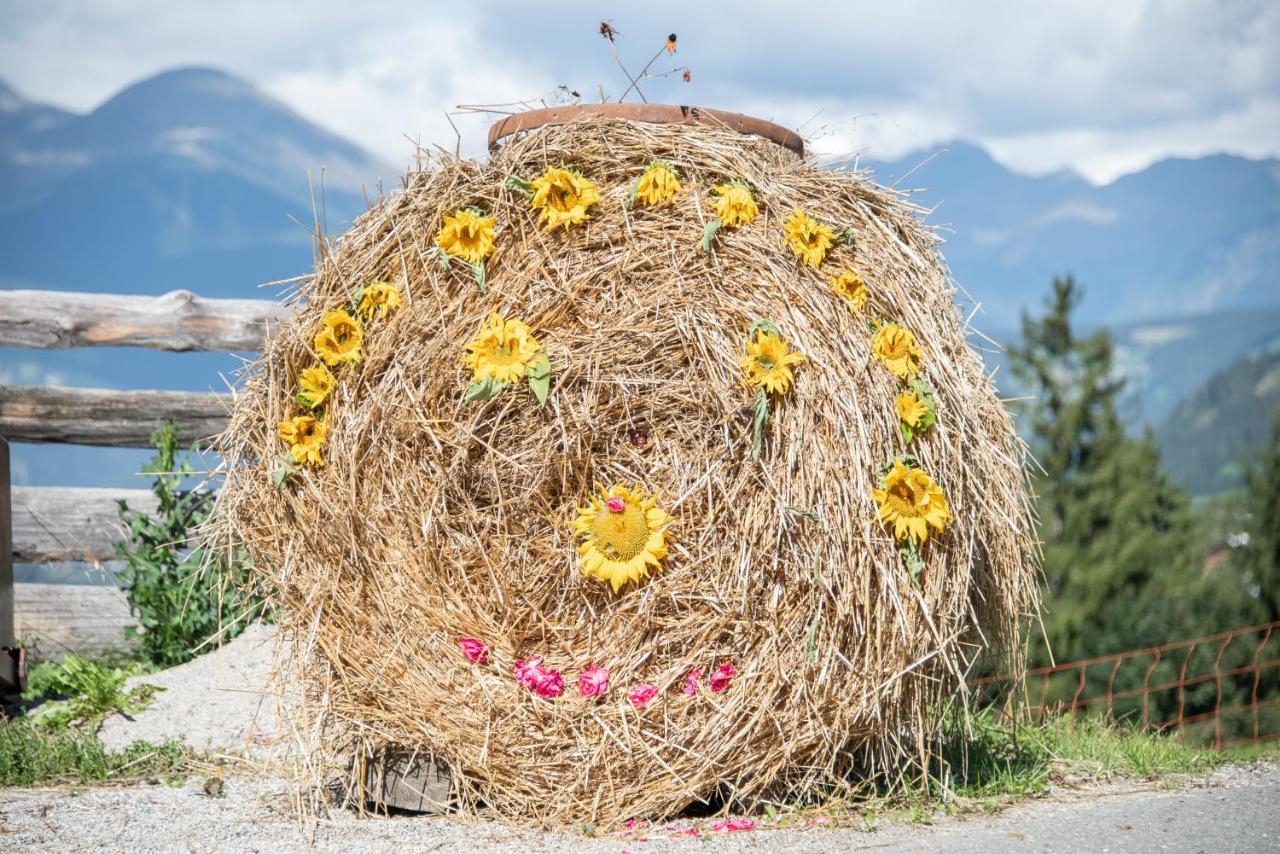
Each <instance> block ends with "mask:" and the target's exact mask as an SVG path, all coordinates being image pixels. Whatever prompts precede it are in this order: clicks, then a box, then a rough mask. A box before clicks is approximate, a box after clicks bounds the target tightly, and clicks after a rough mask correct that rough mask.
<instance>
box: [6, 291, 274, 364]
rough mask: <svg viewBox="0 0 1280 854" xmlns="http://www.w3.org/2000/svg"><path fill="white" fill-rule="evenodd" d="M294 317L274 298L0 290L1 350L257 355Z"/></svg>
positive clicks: (183, 293) (188, 293)
mask: <svg viewBox="0 0 1280 854" xmlns="http://www.w3.org/2000/svg"><path fill="white" fill-rule="evenodd" d="M289 314H290V310H289V308H288V307H287V306H284V305H281V304H279V303H276V302H272V301H270V300H256V299H205V298H203V297H199V296H196V295H195V294H193V293H191V292H190V291H170V292H169V293H167V294H164V295H163V296H158V297H151V296H120V295H117V294H93V293H77V292H67V291H33V290H14V291H0V317H3V318H4V319H5V323H4V325H3V326H0V347H28V348H35V349H61V348H66V347H146V348H149V349H152V350H173V351H184V352H185V351H193V350H204V351H213V352H220V351H222V352H225V351H231V352H252V351H256V350H258V349H259V348H261V346H262V342H263V340H264V338H266V337H268V336H269V335H271V334H272V333H273V332H274V330H275V328H276V326H277V325H278V324H279V323H280V322H281V321H283V320H284V319H285V318H286V317H288V316H289Z"/></svg>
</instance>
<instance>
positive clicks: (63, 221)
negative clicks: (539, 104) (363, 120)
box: [0, 68, 398, 486]
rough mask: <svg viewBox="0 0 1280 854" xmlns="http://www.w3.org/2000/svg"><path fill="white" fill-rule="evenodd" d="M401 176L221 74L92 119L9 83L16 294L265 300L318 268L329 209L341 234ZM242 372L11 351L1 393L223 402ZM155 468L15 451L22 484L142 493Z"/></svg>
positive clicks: (5, 143) (2, 209)
mask: <svg viewBox="0 0 1280 854" xmlns="http://www.w3.org/2000/svg"><path fill="white" fill-rule="evenodd" d="M393 177H395V178H398V171H397V170H393V169H391V168H390V167H389V166H387V165H386V164H384V163H382V162H380V161H379V160H377V159H376V158H374V157H372V156H370V155H369V154H367V153H366V152H364V151H363V150H361V149H360V148H359V147H358V146H355V145H353V144H351V143H350V142H347V141H346V140H344V139H342V138H341V137H338V136H335V135H334V134H332V133H329V132H328V131H325V130H323V129H321V128H319V127H317V126H315V125H314V124H311V123H310V122H308V121H307V120H305V119H303V118H302V117H301V116H299V115H298V114H296V113H295V112H293V111H292V110H290V109H289V108H288V107H287V106H285V105H284V104H281V103H280V102H279V101H276V100H274V99H272V98H270V97H268V96H267V95H265V94H263V93H262V92H260V91H258V90H257V89H256V88H254V87H253V86H252V85H251V84H249V83H247V82H245V81H244V80H241V79H238V78H236V77H233V76H231V75H228V74H225V73H223V72H220V71H215V70H210V69H201V68H185V69H178V70H175V71H169V72H165V73H163V74H159V75H157V76H155V77H152V78H149V79H147V80H143V81H141V82H139V83H137V84H135V85H132V86H130V87H128V88H126V89H124V90H123V91H121V92H120V93H118V94H117V95H115V96H114V97H112V98H111V99H109V100H108V101H106V102H105V103H103V104H102V105H101V106H99V107H97V108H96V109H94V110H92V111H91V112H89V113H86V114H84V115H77V114H74V113H70V112H67V111H65V110H59V109H57V108H55V107H50V106H47V105H42V104H38V103H34V102H32V101H29V100H27V99H25V98H23V97H22V96H21V95H19V94H18V93H16V92H14V91H13V90H12V89H11V88H9V87H8V86H5V85H4V84H2V83H0V187H2V188H3V191H2V192H0V287H31V288H41V289H53V290H58V289H62V290H85V291H104V292H106V291H109V292H116V293H140V294H159V293H163V292H165V291H169V290H172V289H174V288H187V289H190V290H193V291H196V292H197V293H200V294H202V295H205V296H220V297H255V296H260V295H263V292H261V291H259V290H258V285H259V284H260V283H263V282H268V281H274V280H279V279H285V278H289V277H292V276H297V275H301V274H305V273H307V272H309V271H310V270H311V268H312V264H313V259H312V229H313V227H314V226H313V223H314V222H315V218H316V217H315V215H314V214H313V210H318V211H319V212H320V216H321V218H322V219H323V221H324V222H325V224H326V225H327V230H328V231H329V233H335V234H336V233H340V232H341V231H343V230H345V228H346V227H347V225H348V224H349V223H350V221H351V220H352V219H353V218H354V217H355V216H357V215H358V214H359V213H360V212H361V211H363V210H364V209H365V192H364V188H365V187H371V188H372V187H376V186H377V184H378V182H379V180H381V179H384V178H393ZM313 187H314V197H315V203H314V204H315V207H314V208H313ZM322 188H323V192H321V189H322ZM371 195H373V194H371ZM266 295H267V296H270V295H271V294H270V293H268V294H266ZM239 366H240V362H239V361H238V360H237V359H236V358H235V357H233V356H230V355H228V354H217V353H175V354H170V353H153V352H148V351H140V350H127V349H111V350H94V351H90V350H62V351H33V350H13V351H0V383H13V382H23V383H35V384H41V383H55V384H57V383H65V384H68V385H84V386H100V387H105V388H171V389H183V390H191V391H207V390H209V389H214V390H219V391H221V390H224V389H225V385H224V383H223V381H222V379H221V378H220V374H231V373H232V372H234V371H235V370H236V369H237V368H238V367H239ZM148 456H149V454H148V453H147V452H145V451H131V450H116V449H100V448H79V447H69V446H56V445H46V446H15V448H14V449H13V466H14V476H15V481H16V482H19V483H21V482H29V483H46V484H58V483H61V484H75V485H80V486H112V485H118V486H124V485H128V486H138V485H141V484H140V483H139V482H138V480H137V478H135V477H133V476H132V474H131V473H132V472H136V471H137V470H138V467H139V465H140V464H141V463H142V462H143V461H145V460H146V459H147V458H148Z"/></svg>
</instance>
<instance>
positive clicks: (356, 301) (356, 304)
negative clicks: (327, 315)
mask: <svg viewBox="0 0 1280 854" xmlns="http://www.w3.org/2000/svg"><path fill="white" fill-rule="evenodd" d="M370 284H375V283H372V282H371V283H370ZM364 288H365V286H364V285H361V286H360V287H359V288H358V289H357V290H356V295H355V296H353V297H352V298H351V310H352V311H353V312H356V311H359V310H360V300H362V299H364Z"/></svg>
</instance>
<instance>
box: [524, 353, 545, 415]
mask: <svg viewBox="0 0 1280 854" xmlns="http://www.w3.org/2000/svg"><path fill="white" fill-rule="evenodd" d="M526 376H527V379H528V381H529V390H530V391H532V392H533V396H534V397H536V398H537V399H538V405H539V406H546V405H547V395H548V394H550V393H551V360H550V359H548V358H547V356H546V354H545V353H544V354H543V355H541V356H539V357H538V358H537V359H535V360H534V361H533V362H531V363H530V364H529V368H528V371H527V374H526Z"/></svg>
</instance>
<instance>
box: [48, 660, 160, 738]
mask: <svg viewBox="0 0 1280 854" xmlns="http://www.w3.org/2000/svg"><path fill="white" fill-rule="evenodd" d="M144 670H145V668H143V667H142V666H141V665H137V666H134V667H131V668H129V669H125V668H122V667H108V666H105V665H102V664H96V663H94V662H92V661H87V660H86V659H83V658H81V657H80V656H78V655H68V656H67V657H66V658H64V659H62V660H61V661H59V662H57V663H44V664H38V665H36V666H35V667H34V668H32V671H31V676H30V678H29V679H28V680H27V692H26V694H24V695H23V697H24V699H27V700H39V699H43V700H45V702H44V703H42V704H41V705H39V706H37V707H36V708H35V709H34V710H33V711H32V712H31V714H30V716H29V717H30V719H31V720H32V721H33V722H34V723H37V724H39V725H41V726H43V727H44V728H46V729H63V728H66V727H68V726H70V725H71V724H73V723H75V724H81V725H84V726H85V727H86V728H89V729H92V728H95V727H96V726H97V724H98V723H100V722H101V721H102V719H103V718H104V717H106V716H107V715H108V714H110V713H111V712H114V711H121V712H125V713H127V714H134V713H136V712H140V711H142V709H144V708H146V706H147V704H148V703H150V702H151V699H152V698H153V697H154V696H155V693H156V691H158V690H164V689H162V688H156V687H155V686H154V685H139V686H137V687H136V688H131V689H129V690H128V691H126V690H125V687H124V682H125V680H126V679H128V678H129V677H130V676H134V675H137V674H138V673H141V672H143V671H144Z"/></svg>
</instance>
